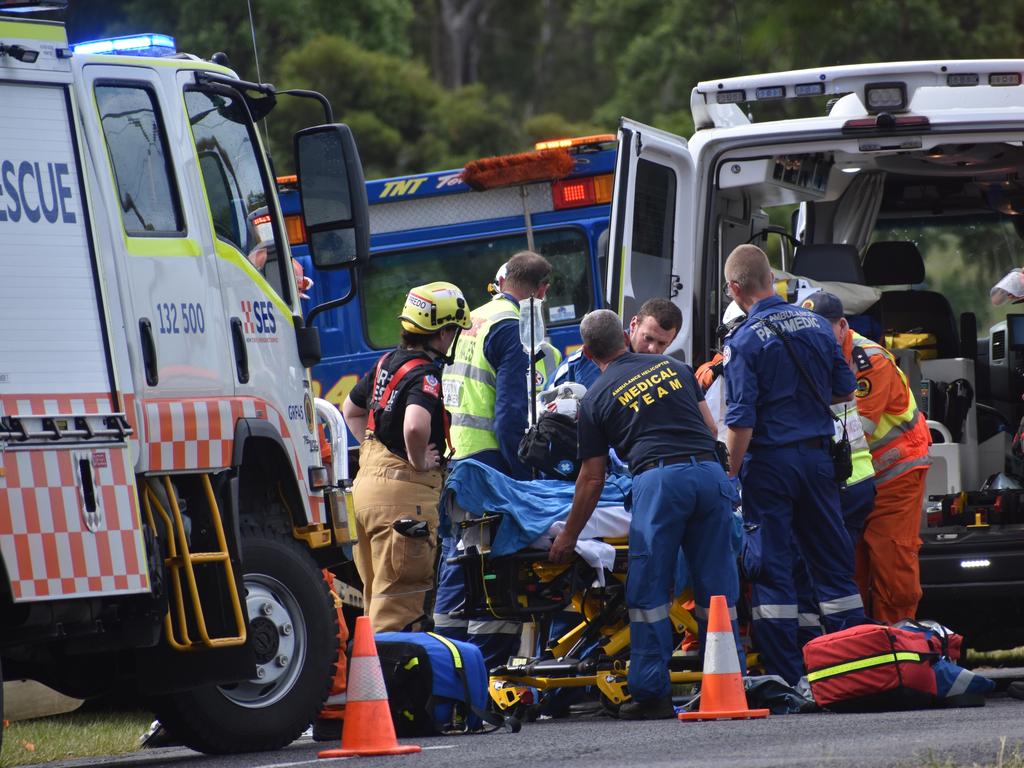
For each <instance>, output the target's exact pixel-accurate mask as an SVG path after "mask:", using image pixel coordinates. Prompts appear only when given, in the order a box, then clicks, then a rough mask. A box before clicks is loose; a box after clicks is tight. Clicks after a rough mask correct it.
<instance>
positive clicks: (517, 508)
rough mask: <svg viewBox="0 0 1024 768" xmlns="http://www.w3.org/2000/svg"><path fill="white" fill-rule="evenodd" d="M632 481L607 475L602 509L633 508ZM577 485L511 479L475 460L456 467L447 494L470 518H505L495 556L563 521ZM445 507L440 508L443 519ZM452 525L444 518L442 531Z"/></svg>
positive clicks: (515, 549) (523, 544)
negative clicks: (606, 507)
mask: <svg viewBox="0 0 1024 768" xmlns="http://www.w3.org/2000/svg"><path fill="white" fill-rule="evenodd" d="M632 486H633V481H632V478H629V477H625V476H613V477H609V478H608V479H607V480H606V481H605V484H604V490H603V491H602V492H601V498H600V500H599V501H598V502H597V504H598V506H625V507H627V508H628V507H629V501H628V499H629V495H630V491H631V489H632ZM574 489H575V484H574V483H570V482H566V481H565V480H513V479H511V478H510V477H507V476H506V475H503V474H502V473H501V472H499V471H498V470H496V469H492V468H491V467H488V466H487V465H486V464H481V463H480V462H479V461H474V460H473V459H463V460H462V461H458V462H456V463H455V464H454V465H453V466H452V471H451V474H450V475H449V476H448V482H447V483H446V484H445V488H444V494H445V496H446V497H447V495H448V494H454V495H455V500H456V501H457V502H458V504H459V506H460V507H462V508H463V509H464V510H466V512H468V513H470V514H471V515H477V516H481V515H484V514H502V515H505V518H504V519H503V520H502V521H501V525H500V526H499V527H498V533H497V535H496V536H495V539H494V541H493V542H492V544H491V552H492V553H493V554H495V555H510V554H512V553H513V552H518V551H520V550H522V549H526V548H527V547H529V546H530V544H531V543H532V542H533V541H535V540H536V539H537V537H538V536H540V535H541V534H543V533H545V532H546V531H547V530H548V529H549V528H550V527H551V524H552V523H554V522H556V521H558V520H565V518H566V517H568V516H569V510H570V509H571V508H572V495H573V491H574ZM445 507H446V505H445V504H442V505H441V509H442V518H443V517H444V510H445ZM447 524H448V522H447V521H446V520H445V519H442V520H441V526H442V530H444V526H446V525H447Z"/></svg>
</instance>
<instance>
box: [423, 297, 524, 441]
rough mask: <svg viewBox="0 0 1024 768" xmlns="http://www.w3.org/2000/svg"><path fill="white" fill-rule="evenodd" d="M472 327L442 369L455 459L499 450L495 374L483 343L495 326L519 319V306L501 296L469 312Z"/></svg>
mask: <svg viewBox="0 0 1024 768" xmlns="http://www.w3.org/2000/svg"><path fill="white" fill-rule="evenodd" d="M471 316H472V318H473V327H472V328H470V329H469V330H466V331H463V332H462V333H461V334H460V336H459V341H458V343H457V344H456V345H455V360H454V362H453V363H452V364H451V365H450V366H448V367H447V368H445V370H444V376H443V377H442V382H443V386H444V404H445V407H447V408H448V411H449V413H451V415H452V427H451V432H452V445H453V446H454V447H455V458H457V459H465V458H467V457H469V456H472V455H473V454H475V453H480V452H481V451H496V450H498V439H497V437H495V435H494V403H495V399H496V396H497V382H498V378H497V373H496V371H495V370H494V366H492V365H491V364H490V363H489V362H488V361H487V358H486V357H484V342H486V341H487V334H488V333H490V331H491V328H493V327H494V325H495V323H500V322H501V321H503V320H509V319H514V320H516V321H517V322H518V320H519V307H518V306H517V305H516V304H514V303H513V302H511V301H509V300H508V299H507V298H505V297H504V296H501V295H499V296H495V297H494V299H492V300H491V301H489V302H487V303H486V304H484V305H483V306H482V307H479V308H478V309H474V310H473V311H472V315H471Z"/></svg>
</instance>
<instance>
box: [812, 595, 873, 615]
mask: <svg viewBox="0 0 1024 768" xmlns="http://www.w3.org/2000/svg"><path fill="white" fill-rule="evenodd" d="M818 607H819V608H821V613H822V615H824V616H831V615H832V614H833V613H842V612H843V611H852V610H854V609H855V608H863V607H864V601H863V600H861V599H860V595H859V594H855V595H847V596H846V597H837V598H836V599H835V600H823V601H822V602H820V603H818Z"/></svg>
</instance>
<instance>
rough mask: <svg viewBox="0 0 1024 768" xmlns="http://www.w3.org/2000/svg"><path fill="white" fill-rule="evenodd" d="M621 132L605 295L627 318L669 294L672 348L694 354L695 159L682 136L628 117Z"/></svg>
mask: <svg viewBox="0 0 1024 768" xmlns="http://www.w3.org/2000/svg"><path fill="white" fill-rule="evenodd" d="M618 139H619V153H618V157H617V159H616V164H615V182H614V195H613V197H612V211H611V226H610V228H609V248H608V275H607V282H606V284H605V289H606V290H605V298H606V300H607V302H608V306H609V307H610V308H611V309H613V310H615V311H616V312H618V313H619V314H620V315H621V316H622V317H623V319H624V320H625V319H628V318H630V317H631V316H633V315H634V314H636V312H637V310H638V309H640V305H641V304H643V303H644V301H646V300H647V299H650V298H655V297H670V298H671V299H672V301H673V302H675V303H676V304H677V305H678V306H679V308H680V310H681V311H682V313H683V327H682V329H680V333H679V336H678V337H677V338H676V341H675V342H673V344H672V346H671V349H672V350H673V351H675V350H679V349H682V350H683V351H684V352H685V354H686V355H687V359H690V357H689V355H690V351H691V340H690V335H691V328H692V324H693V296H694V288H695V286H694V285H692V284H691V283H692V279H693V278H692V276H693V259H694V233H693V228H694V226H695V224H694V222H695V215H696V214H695V212H694V211H695V206H694V177H695V169H694V163H693V158H692V157H691V156H690V152H689V150H688V149H687V146H686V140H685V139H683V138H681V137H679V136H675V135H673V134H671V133H666V132H665V131H660V130H658V129H657V128H652V127H650V126H649V125H644V124H643V123H637V122H634V121H632V120H629V119H627V118H622V119H621V120H620V122H619V133H618Z"/></svg>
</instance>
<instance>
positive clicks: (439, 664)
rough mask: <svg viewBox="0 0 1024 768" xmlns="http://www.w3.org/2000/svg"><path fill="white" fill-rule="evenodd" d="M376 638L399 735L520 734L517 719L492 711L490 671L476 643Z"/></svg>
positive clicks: (397, 635) (402, 635) (416, 635)
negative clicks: (498, 731)
mask: <svg viewBox="0 0 1024 768" xmlns="http://www.w3.org/2000/svg"><path fill="white" fill-rule="evenodd" d="M374 637H375V640H376V643H377V655H378V656H379V657H380V666H381V671H382V672H383V673H384V684H385V685H386V686H387V690H388V706H389V707H390V708H391V719H392V720H393V721H394V723H395V732H396V733H397V735H399V736H431V735H435V734H451V733H480V732H485V731H488V730H495V729H497V728H500V727H502V726H504V727H505V728H507V729H508V730H510V731H512V732H513V733H514V732H516V731H518V730H519V728H520V724H519V721H518V720H516V719H515V718H514V717H507V716H504V715H500V714H497V713H495V712H489V711H487V677H488V676H487V668H486V667H485V666H484V657H483V654H481V653H480V649H479V648H477V647H476V646H475V645H473V644H472V643H465V642H462V641H459V640H452V639H450V638H447V637H444V636H442V635H438V634H435V633H433V632H378V633H377V634H376V635H375V636H374ZM488 726H492V727H490V728H488Z"/></svg>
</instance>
